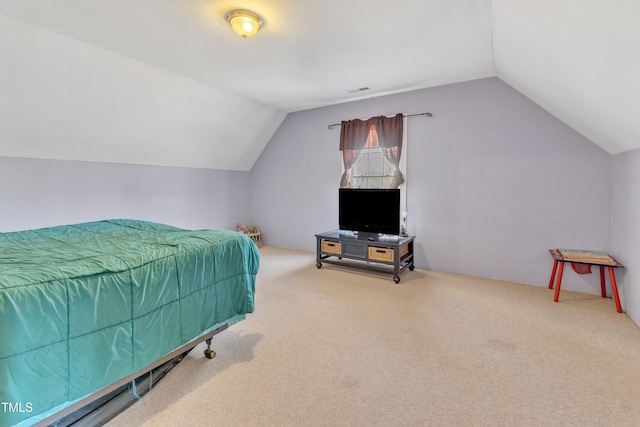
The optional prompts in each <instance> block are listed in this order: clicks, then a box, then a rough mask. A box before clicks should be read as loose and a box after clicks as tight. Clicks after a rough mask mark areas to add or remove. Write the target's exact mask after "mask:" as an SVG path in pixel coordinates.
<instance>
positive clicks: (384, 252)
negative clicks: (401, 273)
mask: <svg viewBox="0 0 640 427" xmlns="http://www.w3.org/2000/svg"><path fill="white" fill-rule="evenodd" d="M369 259H370V260H374V261H384V262H393V249H390V248H379V247H377V246H369Z"/></svg>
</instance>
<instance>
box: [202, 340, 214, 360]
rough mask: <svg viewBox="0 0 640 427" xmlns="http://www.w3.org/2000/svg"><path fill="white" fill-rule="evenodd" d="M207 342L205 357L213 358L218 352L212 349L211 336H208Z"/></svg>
mask: <svg viewBox="0 0 640 427" xmlns="http://www.w3.org/2000/svg"><path fill="white" fill-rule="evenodd" d="M205 342H206V343H207V349H206V350H205V351H204V357H206V358H207V359H213V358H214V357H216V352H215V351H213V350H211V338H208V339H207V340H206V341H205Z"/></svg>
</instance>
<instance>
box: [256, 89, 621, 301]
mask: <svg viewBox="0 0 640 427" xmlns="http://www.w3.org/2000/svg"><path fill="white" fill-rule="evenodd" d="M398 112H402V113H408V114H412V113H422V112H431V113H432V114H433V115H434V117H432V118H423V117H416V118H409V119H408V126H407V132H408V159H407V161H408V165H407V171H406V177H407V203H408V215H409V217H408V228H409V232H410V233H411V234H415V235H416V236H417V238H416V246H415V250H416V263H417V266H418V267H421V268H430V269H435V270H442V271H449V272H456V273H462V274H469V275H477V276H481V277H491V278H497V279H504V280H511V281H516V282H523V283H529V284H536V285H544V286H546V285H547V284H548V280H549V275H550V272H551V266H552V260H551V257H550V255H549V253H548V249H550V248H557V247H576V248H592V249H602V250H609V243H610V242H609V237H610V217H611V214H610V206H611V205H610V194H611V193H610V183H611V180H610V156H609V155H608V154H607V153H605V152H604V151H603V150H601V149H600V148H598V147H597V146H596V145H594V144H592V143H591V142H590V141H588V140H587V139H585V138H584V137H582V136H581V135H579V134H578V133H577V132H575V131H574V130H572V129H571V128H569V127H567V126H566V125H564V124H563V123H561V122H560V121H559V120H557V119H555V118H554V117H553V116H551V115H550V114H548V113H547V112H545V111H544V110H542V109H541V108H540V107H538V106H537V105H536V104H534V103H533V102H531V101H530V100H529V99H527V98H526V97H524V96H522V95H521V94H520V93H518V92H517V91H515V90H514V89H512V88H511V87H509V86H508V85H506V84H505V83H503V82H502V81H500V80H499V79H497V78H491V79H483V80H476V81H471V82H466V83H459V84H453V85H447V86H442V87H437V88H431V89H425V90H419V91H414V92H408V93H404V94H398V95H390V96H386V97H380V98H372V99H368V100H364V101H358V102H353V103H349V104H342V105H335V106H331V107H326V108H319V109H315V110H308V111H302V112H297V113H292V114H290V115H289V116H288V117H287V118H286V119H285V121H284V122H283V124H282V125H281V127H280V128H279V129H278V131H277V132H276V134H275V135H274V137H273V138H272V140H271V141H270V142H269V145H268V146H267V147H266V149H265V151H264V152H263V153H262V155H261V157H260V158H259V159H258V162H257V163H256V165H255V166H254V168H253V170H252V171H251V175H252V178H251V182H252V184H251V201H252V207H251V209H252V217H253V218H254V221H255V222H256V223H257V224H258V225H259V226H260V227H261V230H262V232H263V240H264V241H265V242H266V243H267V244H271V245H277V246H285V247H291V248H298V249H303V250H308V251H314V250H315V238H314V234H315V233H318V232H322V231H327V230H330V229H335V228H337V226H338V221H337V216H338V215H337V214H338V185H339V181H340V167H341V164H340V152H339V151H338V141H339V134H340V132H339V128H336V129H334V130H328V129H327V125H329V124H332V123H340V121H341V120H345V119H353V118H368V117H371V116H374V115H381V114H384V115H391V114H395V113H398ZM310 256H311V255H310ZM599 286H600V285H599V277H598V275H597V274H595V275H593V274H592V275H580V276H579V275H577V274H575V273H573V272H572V271H567V272H566V274H565V278H564V281H563V288H564V289H573V290H580V291H584V292H589V293H593V294H597V293H598V292H599V289H600V288H599Z"/></svg>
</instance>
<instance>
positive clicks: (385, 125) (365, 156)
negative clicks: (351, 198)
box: [340, 114, 404, 188]
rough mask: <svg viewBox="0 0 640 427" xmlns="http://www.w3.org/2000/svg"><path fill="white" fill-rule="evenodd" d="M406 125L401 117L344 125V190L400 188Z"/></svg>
mask: <svg viewBox="0 0 640 427" xmlns="http://www.w3.org/2000/svg"><path fill="white" fill-rule="evenodd" d="M403 135H404V125H403V116H402V114H396V115H395V116H393V117H385V116H378V117H372V118H370V119H368V120H360V119H355V120H349V121H343V122H342V123H341V130H340V151H342V159H343V166H344V173H343V174H342V179H341V180H340V187H341V188H398V187H399V186H400V185H401V184H402V183H404V177H403V176H402V172H401V171H400V161H401V153H402V143H403Z"/></svg>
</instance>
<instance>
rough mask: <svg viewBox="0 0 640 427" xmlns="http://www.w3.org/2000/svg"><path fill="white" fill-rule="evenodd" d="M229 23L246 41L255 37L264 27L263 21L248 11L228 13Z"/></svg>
mask: <svg viewBox="0 0 640 427" xmlns="http://www.w3.org/2000/svg"><path fill="white" fill-rule="evenodd" d="M227 22H228V23H229V25H231V28H233V31H235V32H236V33H238V35H240V36H242V38H245V39H246V38H247V37H251V36H253V35H255V34H256V33H257V32H258V30H260V27H261V26H262V19H260V17H259V16H258V15H256V14H255V13H252V12H249V11H248V10H232V11H231V12H229V13H227Z"/></svg>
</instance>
